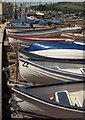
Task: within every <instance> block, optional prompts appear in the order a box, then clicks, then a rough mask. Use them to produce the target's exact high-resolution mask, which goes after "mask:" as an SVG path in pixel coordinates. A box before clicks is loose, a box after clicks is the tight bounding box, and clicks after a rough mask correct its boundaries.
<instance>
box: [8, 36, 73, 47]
mask: <svg viewBox="0 0 85 120" xmlns="http://www.w3.org/2000/svg"><path fill="white" fill-rule="evenodd" d="M8 37H9V43H10V44H11V45H12V46H18V45H31V44H32V43H35V42H74V40H75V39H74V38H73V37H68V36H56V34H55V35H54V36H51V35H50V34H49V35H48V36H47V37H45V36H43V35H41V36H31V37H25V36H19V35H13V34H10V35H9V36H8Z"/></svg>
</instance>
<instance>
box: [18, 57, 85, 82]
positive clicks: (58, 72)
mask: <svg viewBox="0 0 85 120" xmlns="http://www.w3.org/2000/svg"><path fill="white" fill-rule="evenodd" d="M83 66H84V64H82V63H74V62H68V63H67V62H65V61H64V62H60V61H56V60H49V59H48V60H40V59H31V58H22V57H20V58H19V72H20V75H21V77H22V78H23V79H24V80H25V81H28V82H32V83H35V84H36V83H39V84H46V83H53V82H59V83H60V82H66V81H69V82H70V81H79V80H81V79H82V80H84V79H85V72H84V69H83ZM81 71H83V72H81Z"/></svg>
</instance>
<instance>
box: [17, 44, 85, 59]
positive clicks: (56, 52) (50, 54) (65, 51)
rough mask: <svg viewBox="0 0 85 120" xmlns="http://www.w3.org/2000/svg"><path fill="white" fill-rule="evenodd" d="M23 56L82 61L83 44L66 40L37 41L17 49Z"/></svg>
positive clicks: (84, 52)
mask: <svg viewBox="0 0 85 120" xmlns="http://www.w3.org/2000/svg"><path fill="white" fill-rule="evenodd" d="M19 53H22V54H23V55H25V56H29V54H30V55H31V56H32V57H34V58H38V59H57V60H58V59H59V60H65V61H66V60H71V61H84V59H85V58H84V54H85V45H80V44H74V43H66V42H37V43H33V44H32V45H30V47H28V46H27V47H23V48H20V49H19Z"/></svg>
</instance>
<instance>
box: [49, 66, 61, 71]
mask: <svg viewBox="0 0 85 120" xmlns="http://www.w3.org/2000/svg"><path fill="white" fill-rule="evenodd" d="M49 68H50V69H53V70H59V69H60V68H59V67H58V66H49Z"/></svg>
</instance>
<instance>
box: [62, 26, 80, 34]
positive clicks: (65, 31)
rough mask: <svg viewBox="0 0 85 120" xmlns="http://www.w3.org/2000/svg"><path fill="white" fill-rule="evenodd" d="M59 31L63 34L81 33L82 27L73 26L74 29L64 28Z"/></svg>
mask: <svg viewBox="0 0 85 120" xmlns="http://www.w3.org/2000/svg"><path fill="white" fill-rule="evenodd" d="M61 31H62V32H63V33H69V32H70V33H80V32H82V27H78V26H74V27H66V28H61Z"/></svg>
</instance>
